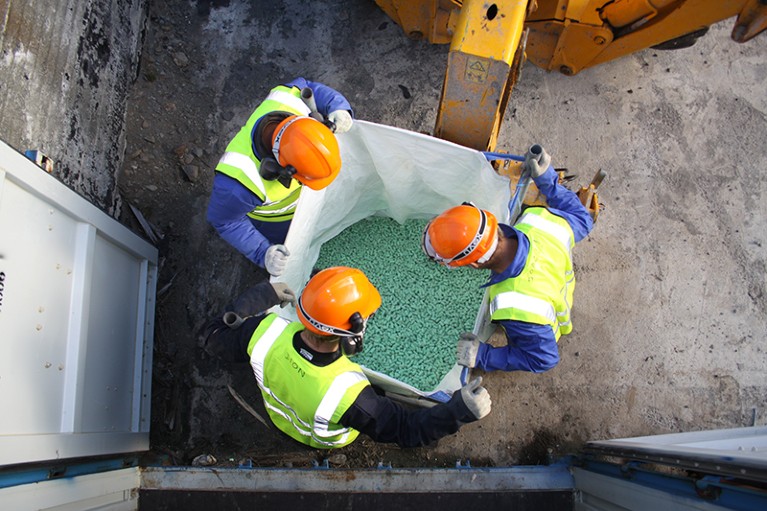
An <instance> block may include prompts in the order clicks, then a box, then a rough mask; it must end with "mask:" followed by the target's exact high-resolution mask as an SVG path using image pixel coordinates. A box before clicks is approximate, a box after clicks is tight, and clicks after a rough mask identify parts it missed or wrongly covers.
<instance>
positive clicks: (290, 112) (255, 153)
mask: <svg viewBox="0 0 767 511" xmlns="http://www.w3.org/2000/svg"><path fill="white" fill-rule="evenodd" d="M352 122H353V121H352V109H351V106H350V105H349V102H348V101H347V100H346V98H344V97H343V96H342V95H341V94H340V93H339V92H337V91H335V90H333V89H331V88H330V87H328V86H327V85H323V84H321V83H318V82H311V81H308V80H306V79H304V78H296V79H295V80H293V81H291V82H288V83H287V84H285V85H279V86H277V87H275V88H273V89H272V90H271V91H270V92H269V95H268V96H267V97H266V99H264V101H262V102H261V104H260V105H259V106H258V107H257V108H256V110H255V111H254V112H253V113H252V114H251V115H250V118H249V119H248V121H247V122H246V123H245V125H244V126H243V127H242V128H241V129H240V131H239V133H238V134H237V135H236V136H235V137H234V138H233V139H232V141H231V142H229V144H228V145H227V147H226V152H225V153H224V155H223V156H222V157H221V159H220V160H219V162H218V165H216V172H215V176H214V179H213V192H212V194H211V197H210V201H209V203H208V215H207V217H208V222H210V223H211V225H213V227H215V229H216V230H217V231H218V233H219V234H220V235H221V237H222V238H224V239H225V240H226V241H227V242H228V243H229V244H231V245H232V246H234V247H235V248H236V249H237V250H238V251H240V253H242V254H243V255H244V256H245V257H247V258H248V259H250V260H251V261H253V262H254V263H256V264H257V265H259V266H261V267H262V268H265V269H266V270H267V271H268V272H269V274H270V275H273V276H277V275H280V274H281V273H282V272H283V270H284V268H285V265H286V263H287V258H288V256H289V255H290V252H289V251H288V249H287V247H285V245H284V242H285V237H286V236H287V233H288V229H289V227H290V222H291V220H292V219H293V214H294V212H295V210H296V204H297V202H298V197H299V194H300V193H301V188H302V187H303V186H308V187H309V188H312V189H314V190H320V189H322V188H325V187H326V186H328V185H329V184H330V183H332V182H333V180H334V179H335V178H336V176H338V172H339V170H340V169H341V155H340V151H339V147H338V141H337V140H336V134H339V133H344V132H346V131H348V130H349V129H350V128H351V126H352Z"/></svg>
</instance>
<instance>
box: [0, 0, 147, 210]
mask: <svg viewBox="0 0 767 511" xmlns="http://www.w3.org/2000/svg"><path fill="white" fill-rule="evenodd" d="M146 3H147V2H146V0H130V1H118V0H93V1H89V2H78V1H75V0H54V1H46V2H41V1H39V0H2V1H0V52H1V53H2V54H1V55H0V129H1V130H2V133H0V136H2V139H3V141H5V142H6V143H7V144H9V145H10V146H12V147H14V148H16V149H17V150H19V151H21V152H24V151H25V150H27V149H37V150H40V151H41V152H43V153H44V154H45V155H46V156H48V157H49V158H51V159H52V160H53V161H54V171H53V174H54V175H55V176H56V177H57V178H59V179H61V180H62V181H63V182H64V183H66V184H67V185H69V186H70V187H71V188H73V189H75V190H76V191H77V192H79V193H80V194H81V195H84V196H85V197H86V198H88V199H89V200H90V201H91V202H93V203H94V204H96V205H98V206H100V207H101V208H102V209H104V210H106V211H107V212H108V213H110V214H112V215H115V214H118V213H119V211H120V205H121V202H120V194H119V193H117V188H116V185H115V183H116V174H117V172H118V171H119V169H120V168H121V167H122V164H123V156H124V154H125V133H124V131H125V107H126V97H127V95H128V90H129V89H130V86H131V84H132V83H133V81H134V80H135V78H136V72H137V68H138V58H139V54H140V48H141V44H142V38H143V34H144V28H145V23H144V22H145V16H146V10H147V6H146Z"/></svg>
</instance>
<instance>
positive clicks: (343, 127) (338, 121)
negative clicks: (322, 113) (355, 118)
mask: <svg viewBox="0 0 767 511" xmlns="http://www.w3.org/2000/svg"><path fill="white" fill-rule="evenodd" d="M328 120H329V121H330V122H332V123H333V124H335V125H336V131H335V132H336V133H346V132H347V131H349V130H350V129H352V116H351V114H350V113H349V111H348V110H334V111H332V112H330V113H329V114H328Z"/></svg>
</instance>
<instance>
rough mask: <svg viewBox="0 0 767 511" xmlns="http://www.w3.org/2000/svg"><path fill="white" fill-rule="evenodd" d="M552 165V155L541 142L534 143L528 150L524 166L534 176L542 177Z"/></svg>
mask: <svg viewBox="0 0 767 511" xmlns="http://www.w3.org/2000/svg"><path fill="white" fill-rule="evenodd" d="M549 165H551V156H549V153H547V152H546V150H545V149H544V148H543V146H541V145H540V144H533V145H531V146H530V149H528V150H527V154H526V155H525V163H524V164H523V166H524V167H525V169H527V170H528V171H529V172H530V175H531V176H532V177H533V178H536V177H541V176H542V175H543V173H544V172H546V170H547V169H548V168H549Z"/></svg>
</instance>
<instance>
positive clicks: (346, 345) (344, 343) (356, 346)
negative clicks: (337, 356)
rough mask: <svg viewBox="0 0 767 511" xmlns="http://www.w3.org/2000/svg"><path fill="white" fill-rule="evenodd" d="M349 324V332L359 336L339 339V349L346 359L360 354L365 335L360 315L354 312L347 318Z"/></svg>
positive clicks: (363, 323) (363, 322) (363, 320)
mask: <svg viewBox="0 0 767 511" xmlns="http://www.w3.org/2000/svg"><path fill="white" fill-rule="evenodd" d="M349 322H350V323H351V328H349V331H350V332H353V333H355V334H359V335H354V336H351V337H342V338H341V349H342V350H343V352H344V355H346V356H347V357H351V356H353V355H356V354H357V353H362V338H363V335H364V333H365V319H364V318H363V317H362V314H360V313H359V312H355V313H354V314H352V315H351V317H350V318H349Z"/></svg>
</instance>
